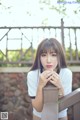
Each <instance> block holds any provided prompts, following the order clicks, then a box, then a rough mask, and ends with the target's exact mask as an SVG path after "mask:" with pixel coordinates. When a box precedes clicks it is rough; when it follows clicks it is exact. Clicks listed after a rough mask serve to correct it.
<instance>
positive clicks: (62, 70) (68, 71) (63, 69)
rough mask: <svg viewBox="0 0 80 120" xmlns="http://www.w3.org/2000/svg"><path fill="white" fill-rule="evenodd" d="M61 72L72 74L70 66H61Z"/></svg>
mask: <svg viewBox="0 0 80 120" xmlns="http://www.w3.org/2000/svg"><path fill="white" fill-rule="evenodd" d="M60 73H68V74H72V71H71V70H70V69H69V68H61V70H60Z"/></svg>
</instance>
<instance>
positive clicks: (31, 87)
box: [27, 72, 37, 97]
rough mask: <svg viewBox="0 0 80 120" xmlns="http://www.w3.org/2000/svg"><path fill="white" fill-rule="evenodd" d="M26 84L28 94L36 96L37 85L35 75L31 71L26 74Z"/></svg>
mask: <svg viewBox="0 0 80 120" xmlns="http://www.w3.org/2000/svg"><path fill="white" fill-rule="evenodd" d="M27 86H28V94H29V96H30V97H35V96H36V91H37V85H36V77H35V75H34V74H33V73H31V72H30V73H28V74H27Z"/></svg>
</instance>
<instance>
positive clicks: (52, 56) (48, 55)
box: [40, 51, 58, 70]
mask: <svg viewBox="0 0 80 120" xmlns="http://www.w3.org/2000/svg"><path fill="white" fill-rule="evenodd" d="M40 61H41V64H42V66H43V68H44V70H55V69H56V67H57V65H58V60H57V54H56V53H55V52H54V51H48V52H44V53H42V54H41V57H40Z"/></svg>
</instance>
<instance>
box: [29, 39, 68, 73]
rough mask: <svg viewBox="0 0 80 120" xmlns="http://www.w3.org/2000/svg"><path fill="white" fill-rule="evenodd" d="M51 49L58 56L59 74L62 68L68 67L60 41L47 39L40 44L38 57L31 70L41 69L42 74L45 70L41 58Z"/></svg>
mask: <svg viewBox="0 0 80 120" xmlns="http://www.w3.org/2000/svg"><path fill="white" fill-rule="evenodd" d="M50 49H52V50H54V51H55V53H56V54H57V59H58V65H57V73H59V72H60V69H61V68H66V67H67V64H66V59H65V54H64V50H63V47H62V46H61V44H60V43H59V41H58V40H56V39H55V38H46V39H44V40H42V42H41V43H40V44H39V46H38V48H37V52H36V57H35V60H34V63H33V66H32V68H31V70H36V69H40V71H41V72H42V70H43V68H42V65H41V61H40V56H41V54H42V53H43V52H46V51H48V50H50ZM31 70H30V71H31Z"/></svg>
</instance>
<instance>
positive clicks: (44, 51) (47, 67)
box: [27, 38, 72, 120]
mask: <svg viewBox="0 0 80 120" xmlns="http://www.w3.org/2000/svg"><path fill="white" fill-rule="evenodd" d="M48 82H50V83H51V84H53V85H55V86H56V87H57V88H58V89H59V93H60V94H59V95H60V96H59V97H63V96H65V95H67V94H69V93H70V92H71V90H72V72H71V71H70V70H69V69H68V68H67V65H66V60H65V55H64V50H63V48H62V46H61V44H60V43H59V42H58V41H57V40H56V39H54V38H49V39H48V38H46V39H44V40H43V41H42V42H41V43H40V44H39V46H38V49H37V53H36V57H35V61H34V64H33V66H32V68H31V70H30V71H29V72H28V74H27V85H28V93H29V95H30V97H31V99H32V105H33V115H34V120H41V112H42V110H43V96H42V89H43V88H44V87H45V86H46V84H47V83H48ZM58 117H59V120H67V109H66V110H64V111H61V112H60V113H59V116H58Z"/></svg>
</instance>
